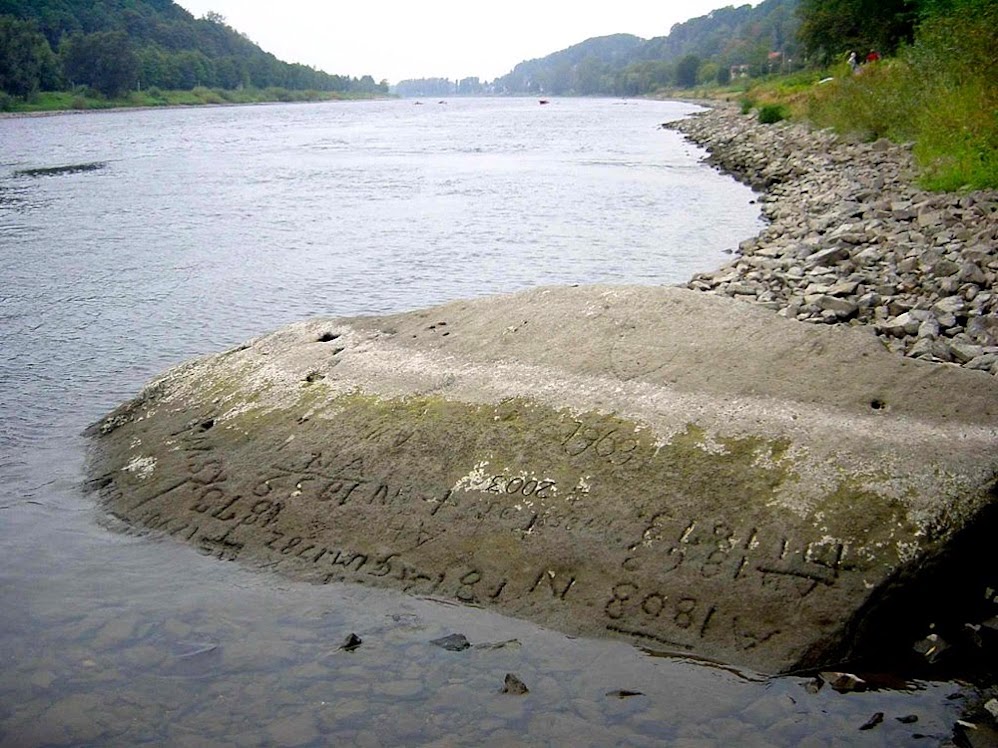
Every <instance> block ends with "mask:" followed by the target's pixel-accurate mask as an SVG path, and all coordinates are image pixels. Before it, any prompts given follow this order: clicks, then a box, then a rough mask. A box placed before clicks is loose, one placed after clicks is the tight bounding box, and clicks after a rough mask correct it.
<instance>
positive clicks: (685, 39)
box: [494, 0, 804, 96]
mask: <svg viewBox="0 0 998 748" xmlns="http://www.w3.org/2000/svg"><path fill="white" fill-rule="evenodd" d="M798 2H799V0H764V1H763V2H761V3H759V5H757V6H755V7H752V6H751V5H742V6H739V7H733V6H729V7H725V8H719V9H718V10H715V11H712V12H710V13H708V14H707V15H705V16H700V17H698V18H693V19H691V20H689V21H686V22H684V23H679V24H676V25H675V26H673V27H672V29H671V30H670V32H669V34H668V36H662V37H655V38H653V39H647V40H646V39H641V38H639V37H636V36H631V35H628V34H616V35H613V36H605V37H599V38H596V39H589V40H587V41H585V42H582V43H581V44H576V45H574V46H572V47H569V48H568V49H564V50H561V51H559V52H555V53H554V54H551V55H548V56H547V57H543V58H540V59H537V60H528V61H526V62H521V63H520V64H519V65H517V66H516V67H515V68H513V70H512V71H511V72H510V73H508V74H507V75H505V76H503V77H501V78H499V79H498V80H497V81H495V84H494V87H495V89H496V90H497V91H498V92H502V93H512V94H522V93H530V94H538V93H544V94H551V95H582V96H590V95H614V96H635V95H642V94H648V93H653V92H654V91H656V90H659V89H662V88H672V87H687V88H688V87H692V86H695V85H699V84H703V83H708V82H720V83H722V84H724V83H727V82H729V81H730V80H731V77H732V75H734V76H744V77H757V76H761V75H765V74H769V73H773V72H789V71H790V70H794V69H798V68H800V67H802V66H803V64H804V60H803V57H802V55H801V54H800V44H799V42H798V29H799V27H800V18H799V17H798V16H797V13H796V10H797V6H798Z"/></svg>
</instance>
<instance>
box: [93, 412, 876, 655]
mask: <svg viewBox="0 0 998 748" xmlns="http://www.w3.org/2000/svg"><path fill="white" fill-rule="evenodd" d="M495 413H496V416H495V419H494V423H495V425H494V426H493V427H492V431H488V432H486V433H485V435H484V436H482V437H481V438H478V439H476V440H474V441H470V442H468V443H465V444H462V445H461V446H460V447H459V448H455V447H454V446H453V445H452V444H450V443H448V442H447V441H446V439H445V440H443V441H440V440H436V441H434V440H431V439H427V436H426V433H425V432H424V431H423V430H421V428H420V426H419V423H418V422H417V423H415V424H402V425H401V426H400V427H398V428H394V429H393V428H392V427H391V426H390V425H386V424H382V425H378V426H376V427H375V428H371V427H370V426H369V425H367V424H365V423H364V422H363V419H360V422H359V423H353V422H350V421H347V420H345V421H342V422H339V421H335V420H334V421H333V424H332V426H326V427H325V428H327V429H330V430H331V431H332V435H330V434H328V433H325V432H323V431H317V432H316V434H315V435H312V434H311V433H310V432H307V431H306V432H304V433H303V434H301V435H298V436H296V438H294V439H291V440H287V439H284V440H281V441H276V436H277V435H275V440H274V443H273V444H271V445H269V446H267V445H265V446H263V447H261V446H260V445H258V444H252V443H249V442H248V443H247V444H249V446H248V447H246V446H245V445H243V444H241V443H239V442H235V443H233V444H228V443H227V440H226V438H224V437H225V436H226V435H225V434H224V432H222V435H221V437H220V436H219V431H218V430H217V429H218V427H217V426H216V427H214V429H212V430H208V431H205V430H204V429H197V428H195V429H187V430H185V431H182V432H181V433H179V434H177V435H176V439H175V440H174V448H173V450H172V451H171V452H170V453H169V455H168V456H166V457H162V458H161V459H160V460H159V462H158V466H159V467H158V468H157V472H156V473H154V475H153V476H151V477H148V478H146V479H143V480H139V478H138V477H136V476H133V475H132V474H131V473H125V472H121V471H119V475H118V476H117V477H116V485H115V486H114V487H113V488H112V489H111V490H110V491H109V492H108V493H107V494H106V501H107V502H108V504H109V506H110V508H111V509H112V511H114V512H115V513H116V514H117V515H118V516H120V517H122V518H123V519H125V520H126V521H128V522H130V523H132V524H133V525H134V526H137V527H141V528H145V529H147V530H155V531H157V532H161V533H164V534H167V535H171V536H174V537H177V538H181V539H183V540H185V541H187V542H189V543H191V544H192V545H193V546H194V547H195V548H196V549H197V550H198V551H199V552H200V553H203V554H205V555H209V556H212V557H215V558H218V559H220V560H239V561H240V562H242V563H246V564H249V565H253V566H257V567H261V568H267V569H273V570H277V571H280V572H282V573H286V574H289V575H291V576H294V577H298V578H303V579H308V580H311V581H315V582H319V583H330V582H340V581H349V582H357V583H363V584H372V585H382V586H391V587H394V588H397V589H400V590H402V591H405V592H408V593H411V594H416V595H425V596H433V597H440V598H449V599H453V600H456V601H460V602H462V603H467V604H471V605H494V606H497V607H499V608H500V609H502V610H506V611H508V612H511V613H514V614H517V615H524V616H529V617H532V618H535V619H537V620H540V621H542V622H545V623H551V624H552V625H558V626H562V627H565V628H568V629H573V630H578V631H580V632H583V633H598V632H603V633H610V634H614V635H619V636H624V637H627V638H629V639H631V640H633V641H635V642H638V643H640V644H642V645H644V646H648V647H652V648H659V649H664V650H673V651H687V652H707V653H710V654H713V655H716V656H722V657H737V656H738V655H739V654H741V655H743V656H745V657H747V658H748V659H751V656H752V655H753V653H754V652H756V651H757V650H765V649H767V648H770V647H772V646H774V645H777V644H778V642H779V641H780V640H781V638H782V637H785V636H787V633H788V631H792V630H794V629H795V627H798V628H799V627H801V626H814V625H820V622H821V618H820V616H817V615H814V614H812V613H811V612H810V611H811V608H812V607H817V608H820V607H821V606H822V605H826V604H827V603H826V602H825V601H826V600H831V599H834V597H835V595H836V594H838V590H839V588H840V587H841V586H842V585H843V584H844V580H845V578H846V577H847V576H850V575H853V576H855V573H856V572H860V571H862V570H863V569H864V568H865V567H864V563H865V561H863V559H862V558H861V556H860V555H859V554H857V552H856V550H855V549H852V548H850V547H849V545H848V544H847V543H846V542H843V541H839V540H836V539H833V538H830V537H825V536H824V535H822V534H821V533H820V532H819V530H818V529H817V528H815V527H813V526H810V525H808V524H806V523H802V522H800V521H798V520H796V519H794V518H792V517H790V518H785V517H776V518H775V519H774V517H773V512H771V511H770V510H769V509H767V508H766V500H768V498H769V494H767V493H765V491H763V492H762V493H760V490H762V489H759V488H758V486H766V485H769V484H773V483H775V482H777V481H778V480H779V479H780V475H779V474H774V475H770V474H763V473H762V471H764V470H766V469H767V468H766V467H765V466H766V465H768V464H770V463H772V462H773V459H772V456H771V455H772V449H771V448H770V447H768V446H767V445H765V444H763V445H754V444H749V445H748V446H747V447H744V445H729V446H727V447H726V446H724V445H720V446H718V445H717V444H711V445H708V446H706V447H704V446H702V445H701V444H700V443H699V442H698V441H697V440H698V438H699V437H698V435H697V433H696V432H690V433H689V434H684V435H681V437H680V438H677V439H675V440H674V441H673V443H671V444H670V445H667V446H665V447H663V446H662V445H660V444H656V443H654V442H653V441H652V440H651V437H650V435H648V434H646V433H643V432H641V431H639V430H637V429H635V428H634V427H633V426H628V425H627V424H623V423H621V422H619V421H617V420H615V419H613V418H611V417H592V418H584V417H583V418H580V417H575V416H566V415H559V416H558V418H556V419H555V420H554V422H553V423H552V422H546V423H541V424H540V425H538V426H537V427H536V428H534V427H533V425H532V423H531V421H530V419H531V418H534V417H535V416H533V415H532V411H530V410H529V409H517V408H516V407H511V406H509V405H508V404H504V405H501V406H499V407H497V408H496V410H495ZM458 417H461V414H460V413H458V414H457V415H456V416H455V418H458ZM438 427H439V425H438ZM129 428H135V425H134V424H130V425H128V426H125V427H122V429H121V430H125V429H129ZM337 429H338V430H337ZM439 432H440V433H442V434H444V435H446V433H447V429H446V428H442V427H439ZM521 434H522V435H523V436H524V438H525V439H526V440H527V441H526V442H525V443H524V444H519V443H517V442H516V441H515V440H514V437H517V436H518V435H521ZM438 439H439V437H438ZM365 445H367V446H370V445H375V447H376V449H374V450H373V451H372V450H371V449H368V448H367V447H366V446H365ZM736 447H737V448H743V451H744V452H745V455H744V456H742V457H739V459H740V460H741V462H740V463H737V464H735V465H734V466H730V465H728V464H726V463H725V462H724V460H725V459H728V453H727V452H725V450H728V452H731V453H733V454H737V453H736V452H735V449H736ZM242 449H247V450H248V451H249V454H251V455H252V459H248V458H247V457H246V456H245V455H244V453H243V452H241V450H242ZM760 450H761V451H760ZM758 454H762V455H763V456H764V457H765V459H763V460H760V459H757V457H758ZM257 455H262V457H261V458H260V459H257ZM718 455H719V456H718ZM170 461H172V464H171V463H170ZM690 465H692V466H693V467H692V468H690V467H689V466H690ZM760 465H762V466H763V467H760ZM760 476H761V478H762V479H760ZM711 482H714V483H715V484H717V485H721V486H723V487H722V488H721V489H719V490H722V491H723V492H725V494H730V493H731V492H742V493H744V495H745V501H744V505H745V509H744V511H741V512H730V511H729V512H725V511H722V509H721V508H720V507H722V506H723V505H724V502H718V501H713V500H706V501H705V500H703V499H700V500H696V501H694V500H691V499H690V497H691V496H692V495H696V494H697V492H698V491H700V490H701V487H702V486H703V485H706V484H710V483H711ZM765 490H768V489H765ZM707 496H708V497H710V496H712V494H711V493H710V492H708V493H707ZM858 583H860V582H857V581H855V580H854V581H851V582H849V584H854V585H855V584H858ZM767 651H768V650H767Z"/></svg>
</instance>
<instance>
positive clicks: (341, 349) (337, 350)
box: [333, 348, 346, 356]
mask: <svg viewBox="0 0 998 748" xmlns="http://www.w3.org/2000/svg"><path fill="white" fill-rule="evenodd" d="M345 350H346V348H333V355H334V356H335V355H337V354H339V353H343V351H345Z"/></svg>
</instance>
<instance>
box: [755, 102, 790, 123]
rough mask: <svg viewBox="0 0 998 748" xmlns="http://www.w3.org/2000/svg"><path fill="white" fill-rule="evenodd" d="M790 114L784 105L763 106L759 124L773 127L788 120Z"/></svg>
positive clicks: (760, 110)
mask: <svg viewBox="0 0 998 748" xmlns="http://www.w3.org/2000/svg"><path fill="white" fill-rule="evenodd" d="M789 116H790V114H789V112H787V108H786V107H785V106H783V105H782V104H763V105H762V106H761V107H759V122H761V123H762V124H764V125H772V124H775V123H777V122H782V121H783V120H785V119H787V117H789Z"/></svg>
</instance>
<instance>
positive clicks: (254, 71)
mask: <svg viewBox="0 0 998 748" xmlns="http://www.w3.org/2000/svg"><path fill="white" fill-rule="evenodd" d="M77 87H84V88H86V89H89V90H90V91H92V92H97V93H99V94H101V95H103V96H106V97H117V96H121V95H123V94H125V93H127V92H129V91H141V90H148V89H152V88H158V89H167V90H191V89H194V88H197V87H202V88H208V89H220V90H237V89H250V88H252V89H283V90H288V91H304V90H312V91H322V92H342V93H348V92H349V93H369V94H373V93H386V92H387V83H386V82H384V81H383V82H381V83H375V81H374V80H373V79H372V78H371V77H370V76H364V77H362V78H359V79H358V78H350V77H348V76H340V75H330V74H328V73H325V72H323V71H321V70H316V69H315V68H312V67H309V66H307V65H301V64H292V63H287V62H283V61H281V60H279V59H277V57H275V56H274V55H272V54H270V53H268V52H265V51H264V50H262V49H261V48H260V47H259V46H258V45H256V44H254V43H253V42H252V41H250V40H249V39H248V38H247V37H246V36H245V35H243V34H241V33H239V32H238V31H236V30H235V29H233V28H232V27H230V26H229V25H228V24H227V23H226V22H225V19H224V18H223V17H222V16H220V15H218V14H214V13H209V14H207V15H206V16H205V17H204V18H195V17H194V16H192V15H191V14H190V13H188V12H187V11H186V10H184V9H183V8H182V7H180V6H179V5H177V4H176V3H174V2H171V1H170V0H96V2H95V1H94V0H0V91H2V92H4V93H5V94H6V95H7V96H8V97H19V98H22V99H23V98H26V97H31V96H32V95H34V94H36V93H37V92H39V91H54V90H61V89H73V88H77Z"/></svg>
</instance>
